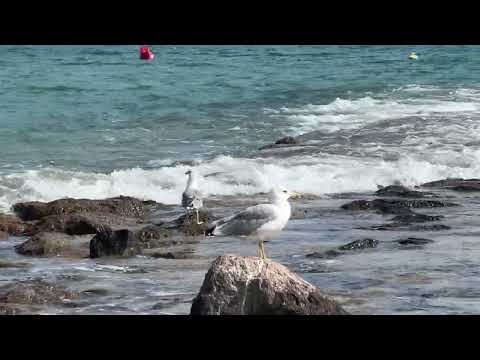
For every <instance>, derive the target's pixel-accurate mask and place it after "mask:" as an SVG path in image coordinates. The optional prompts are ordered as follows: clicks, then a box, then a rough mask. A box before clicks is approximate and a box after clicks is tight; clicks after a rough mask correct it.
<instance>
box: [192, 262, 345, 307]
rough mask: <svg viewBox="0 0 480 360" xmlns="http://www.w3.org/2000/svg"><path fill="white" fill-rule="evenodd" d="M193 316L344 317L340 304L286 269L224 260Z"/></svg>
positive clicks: (214, 271)
mask: <svg viewBox="0 0 480 360" xmlns="http://www.w3.org/2000/svg"><path fill="white" fill-rule="evenodd" d="M190 313H191V314H192V315H343V314H348V313H347V312H346V311H345V310H344V309H343V308H342V307H341V306H340V305H339V304H338V303H337V302H336V301H334V300H333V299H330V298H328V297H327V296H325V295H323V294H322V293H321V292H320V290H319V289H317V288H316V287H314V286H313V285H311V284H309V283H308V282H306V281H304V280H303V279H301V278H300V277H298V276H297V275H295V274H293V273H292V272H291V271H290V270H288V269H287V268H286V267H285V266H283V265H281V264H278V263H275V262H272V261H270V260H261V259H259V258H257V257H239V256H221V257H218V258H217V259H216V260H215V261H214V262H213V264H212V266H211V267H210V269H209V270H208V273H207V274H206V276H205V280H204V282H203V284H202V287H201V289H200V292H199V294H198V295H197V296H196V297H195V299H194V300H193V304H192V308H191V312H190Z"/></svg>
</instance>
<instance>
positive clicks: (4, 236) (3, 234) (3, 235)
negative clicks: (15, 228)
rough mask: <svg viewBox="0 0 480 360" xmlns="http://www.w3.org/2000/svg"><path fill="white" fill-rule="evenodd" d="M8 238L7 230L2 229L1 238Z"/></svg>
mask: <svg viewBox="0 0 480 360" xmlns="http://www.w3.org/2000/svg"><path fill="white" fill-rule="evenodd" d="M7 239H8V233H7V232H5V231H0V240H7Z"/></svg>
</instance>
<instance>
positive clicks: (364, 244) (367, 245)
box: [306, 239, 378, 259]
mask: <svg viewBox="0 0 480 360" xmlns="http://www.w3.org/2000/svg"><path fill="white" fill-rule="evenodd" d="M377 245H378V240H375V239H360V240H355V241H352V242H350V243H348V244H345V245H342V246H339V247H338V248H336V249H330V250H327V251H324V252H314V253H311V254H307V255H306V256H307V257H311V258H317V259H332V258H335V257H337V256H339V255H342V254H345V253H346V252H347V251H353V250H364V249H373V248H376V247H377Z"/></svg>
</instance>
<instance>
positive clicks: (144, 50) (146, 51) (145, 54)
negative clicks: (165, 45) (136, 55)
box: [140, 46, 155, 60]
mask: <svg viewBox="0 0 480 360" xmlns="http://www.w3.org/2000/svg"><path fill="white" fill-rule="evenodd" d="M154 57H155V55H154V54H153V52H152V50H151V49H150V48H149V47H148V46H142V47H141V48H140V59H142V60H153V58H154Z"/></svg>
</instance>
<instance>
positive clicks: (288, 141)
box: [258, 136, 299, 150]
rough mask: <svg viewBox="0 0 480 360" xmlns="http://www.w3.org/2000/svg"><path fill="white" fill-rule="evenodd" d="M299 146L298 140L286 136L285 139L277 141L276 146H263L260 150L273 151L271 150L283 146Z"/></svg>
mask: <svg viewBox="0 0 480 360" xmlns="http://www.w3.org/2000/svg"><path fill="white" fill-rule="evenodd" d="M297 144H299V141H298V140H297V139H295V138H294V137H292V136H285V137H283V138H281V139H278V140H277V141H275V143H274V144H270V145H265V146H262V147H261V148H259V149H258V150H265V149H271V148H275V147H278V146H282V145H297Z"/></svg>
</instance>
